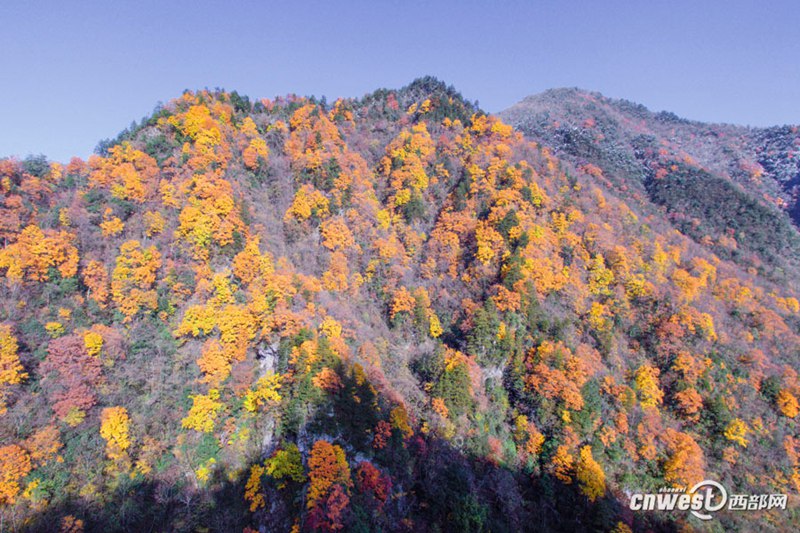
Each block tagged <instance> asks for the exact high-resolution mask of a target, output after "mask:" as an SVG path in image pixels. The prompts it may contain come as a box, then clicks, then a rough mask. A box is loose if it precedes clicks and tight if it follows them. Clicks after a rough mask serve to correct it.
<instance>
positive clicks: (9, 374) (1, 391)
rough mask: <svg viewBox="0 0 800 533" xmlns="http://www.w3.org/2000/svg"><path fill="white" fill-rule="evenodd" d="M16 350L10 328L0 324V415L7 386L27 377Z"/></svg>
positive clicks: (3, 406)
mask: <svg viewBox="0 0 800 533" xmlns="http://www.w3.org/2000/svg"><path fill="white" fill-rule="evenodd" d="M18 350H19V345H18V344H17V338H16V337H15V336H14V334H13V333H12V331H11V326H9V325H7V324H0V415H2V414H3V413H5V411H6V397H7V395H8V386H9V385H17V384H19V383H22V381H23V380H24V379H26V378H27V377H28V374H27V372H25V368H24V367H23V366H22V363H20V360H19V355H18V354H17V351H18Z"/></svg>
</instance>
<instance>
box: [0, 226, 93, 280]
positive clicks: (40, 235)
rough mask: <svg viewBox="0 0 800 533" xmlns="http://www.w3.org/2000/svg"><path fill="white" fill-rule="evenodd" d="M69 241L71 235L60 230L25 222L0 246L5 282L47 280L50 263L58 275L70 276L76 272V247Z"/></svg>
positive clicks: (71, 239) (0, 259)
mask: <svg viewBox="0 0 800 533" xmlns="http://www.w3.org/2000/svg"><path fill="white" fill-rule="evenodd" d="M73 241H74V236H73V235H71V234H69V233H67V232H66V231H63V230H60V231H55V230H51V229H46V230H42V229H41V228H39V226H36V225H30V226H27V227H26V228H25V229H23V230H22V232H20V234H19V236H18V238H17V242H15V243H13V244H10V245H8V246H6V247H5V248H3V249H2V250H0V269H5V276H6V278H7V279H8V280H9V282H21V281H47V280H49V279H50V267H55V268H56V269H57V270H58V272H59V274H60V275H61V277H62V278H71V277H73V276H74V275H75V274H76V273H77V272H78V249H77V248H76V247H75V246H74V245H73V244H72V243H73Z"/></svg>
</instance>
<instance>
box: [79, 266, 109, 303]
mask: <svg viewBox="0 0 800 533" xmlns="http://www.w3.org/2000/svg"><path fill="white" fill-rule="evenodd" d="M83 284H84V285H86V288H87V289H88V290H89V297H90V298H91V299H92V300H94V301H95V302H96V303H97V305H98V307H100V309H105V307H106V303H107V302H108V296H109V294H110V290H109V284H108V271H107V270H106V267H105V265H103V263H101V262H100V261H94V260H92V261H89V262H88V263H87V264H86V267H84V269H83Z"/></svg>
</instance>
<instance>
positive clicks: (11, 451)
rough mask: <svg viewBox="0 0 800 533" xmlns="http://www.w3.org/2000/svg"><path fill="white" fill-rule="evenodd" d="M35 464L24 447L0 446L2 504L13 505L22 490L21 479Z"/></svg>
mask: <svg viewBox="0 0 800 533" xmlns="http://www.w3.org/2000/svg"><path fill="white" fill-rule="evenodd" d="M32 468H33V465H32V464H31V458H30V456H29V455H28V452H26V451H25V450H24V449H23V448H21V447H19V446H17V445H16V444H8V445H6V446H2V447H0V505H13V504H14V502H15V501H16V499H17V495H18V494H19V491H20V481H21V480H22V478H24V477H25V476H27V475H28V474H29V473H30V471H31V469H32Z"/></svg>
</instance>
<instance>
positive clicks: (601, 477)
mask: <svg viewBox="0 0 800 533" xmlns="http://www.w3.org/2000/svg"><path fill="white" fill-rule="evenodd" d="M575 477H576V478H577V479H578V484H579V486H580V490H581V493H582V494H583V495H584V496H586V497H587V498H589V501H592V502H593V501H595V500H596V499H597V498H598V497H600V496H603V495H604V494H605V492H606V475H605V473H604V472H603V467H601V466H600V464H599V463H598V462H597V461H595V460H594V458H593V457H592V447H591V446H584V447H583V448H581V452H580V458H579V459H578V465H577V468H576V469H575Z"/></svg>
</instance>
